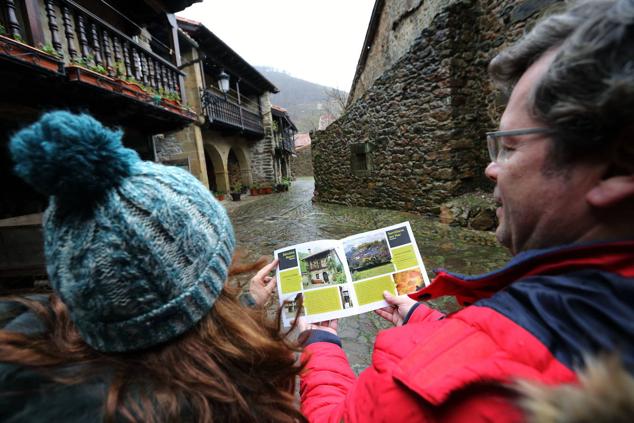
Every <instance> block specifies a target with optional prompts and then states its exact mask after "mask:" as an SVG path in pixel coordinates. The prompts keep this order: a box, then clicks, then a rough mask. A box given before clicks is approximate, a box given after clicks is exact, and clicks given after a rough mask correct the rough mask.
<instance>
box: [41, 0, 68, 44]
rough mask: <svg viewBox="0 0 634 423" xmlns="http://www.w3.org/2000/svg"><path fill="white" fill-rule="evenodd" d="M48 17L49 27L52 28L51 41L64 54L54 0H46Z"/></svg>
mask: <svg viewBox="0 0 634 423" xmlns="http://www.w3.org/2000/svg"><path fill="white" fill-rule="evenodd" d="M44 3H45V7H46V18H47V19H48V29H50V30H51V43H52V44H53V48H54V49H55V51H56V52H58V53H59V54H60V55H61V54H64V51H63V50H62V43H61V41H60V40H59V27H58V26H57V15H56V13H55V4H54V3H53V0H46V1H45V2H44Z"/></svg>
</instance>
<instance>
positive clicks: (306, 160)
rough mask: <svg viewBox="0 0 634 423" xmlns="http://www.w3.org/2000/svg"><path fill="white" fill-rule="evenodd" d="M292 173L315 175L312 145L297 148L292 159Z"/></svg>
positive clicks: (295, 174)
mask: <svg viewBox="0 0 634 423" xmlns="http://www.w3.org/2000/svg"><path fill="white" fill-rule="evenodd" d="M291 174H292V175H293V176H314V174H315V173H314V172H313V156H312V149H311V147H310V146H307V147H303V148H301V149H296V150H295V157H293V158H292V159H291Z"/></svg>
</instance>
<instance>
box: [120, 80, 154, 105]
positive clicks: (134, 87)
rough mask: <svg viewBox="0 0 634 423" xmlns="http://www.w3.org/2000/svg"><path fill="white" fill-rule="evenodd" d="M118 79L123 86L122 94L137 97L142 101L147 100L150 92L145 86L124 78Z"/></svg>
mask: <svg viewBox="0 0 634 423" xmlns="http://www.w3.org/2000/svg"><path fill="white" fill-rule="evenodd" d="M116 81H117V82H118V83H119V85H120V86H121V89H122V91H121V93H122V94H125V95H127V96H128V97H132V98H136V99H138V100H141V101H147V99H148V97H149V94H148V93H147V92H146V91H145V90H144V89H143V88H141V86H140V85H139V84H136V83H134V82H130V81H125V80H123V79H117V80H116Z"/></svg>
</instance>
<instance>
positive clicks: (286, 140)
mask: <svg viewBox="0 0 634 423" xmlns="http://www.w3.org/2000/svg"><path fill="white" fill-rule="evenodd" d="M274 138H275V148H276V150H279V151H280V152H286V153H289V154H293V153H294V152H295V150H294V148H293V134H292V133H291V132H290V131H285V132H282V133H275V135H274Z"/></svg>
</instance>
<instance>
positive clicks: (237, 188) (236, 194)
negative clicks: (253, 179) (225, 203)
mask: <svg viewBox="0 0 634 423" xmlns="http://www.w3.org/2000/svg"><path fill="white" fill-rule="evenodd" d="M241 195H242V184H241V183H240V182H238V183H236V184H235V185H234V186H233V187H232V188H231V199H232V200H233V201H240V196H241Z"/></svg>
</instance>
